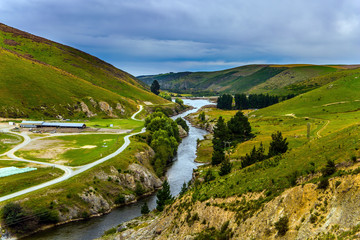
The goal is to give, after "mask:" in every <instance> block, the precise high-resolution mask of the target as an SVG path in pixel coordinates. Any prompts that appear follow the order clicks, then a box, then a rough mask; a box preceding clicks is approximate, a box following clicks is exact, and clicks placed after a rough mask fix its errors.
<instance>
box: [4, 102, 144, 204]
mask: <svg viewBox="0 0 360 240" xmlns="http://www.w3.org/2000/svg"><path fill="white" fill-rule="evenodd" d="M142 110H143V106H142V105H140V109H139V110H138V111H137V112H136V113H134V114H133V115H132V116H131V119H133V120H138V119H136V118H135V117H136V115H137V114H138V113H140V112H141V111H142ZM138 121H141V120H138ZM145 130H146V129H145V128H143V129H141V131H140V132H137V133H132V134H129V135H126V136H125V137H124V141H125V142H124V144H123V145H122V146H121V147H120V148H119V149H118V150H116V151H115V152H113V153H111V154H110V155H107V156H105V157H103V158H100V159H99V160H96V161H94V162H92V163H89V164H86V165H83V166H79V167H68V166H64V165H60V164H54V163H46V162H38V161H32V160H27V159H23V158H19V157H17V156H15V154H14V153H15V152H16V151H18V150H19V149H20V148H23V147H24V146H26V145H27V144H29V143H30V142H31V141H32V140H33V139H31V138H30V137H29V136H28V135H27V134H26V133H25V132H23V133H21V134H18V133H14V134H17V135H20V136H22V137H23V138H24V141H23V142H22V143H20V144H19V145H17V146H16V147H14V148H13V149H11V150H9V151H8V152H6V153H3V154H1V155H0V156H7V157H9V158H10V159H8V160H11V161H13V160H16V161H21V162H29V163H36V164H41V165H47V166H51V167H56V168H59V169H61V170H63V171H64V174H63V175H62V176H61V177H58V178H56V179H53V180H51V181H48V182H45V183H41V184H39V185H36V186H32V187H29V188H26V189H23V190H21V191H18V192H15V193H12V194H9V195H6V196H3V197H0V202H3V201H6V200H9V199H11V198H14V197H18V196H21V195H23V194H26V193H30V192H33V191H36V190H39V189H41V188H44V187H48V186H51V185H54V184H56V183H60V182H63V181H65V180H67V179H69V178H71V177H73V176H76V175H78V174H80V173H82V172H84V171H86V170H89V169H90V168H93V167H95V166H96V165H99V164H100V163H103V162H105V161H107V160H109V159H111V158H113V157H115V156H117V155H119V154H120V153H121V152H123V151H124V150H125V149H126V148H127V147H128V146H129V145H130V143H131V142H130V139H129V138H130V137H131V136H134V135H137V134H140V133H144V132H145ZM6 131H10V130H9V129H7V130H6ZM4 160H6V159H4Z"/></svg>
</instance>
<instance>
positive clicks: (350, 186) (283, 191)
mask: <svg viewBox="0 0 360 240" xmlns="http://www.w3.org/2000/svg"><path fill="white" fill-rule="evenodd" d="M350 72H351V74H337V75H336V78H334V79H333V81H331V82H328V83H327V84H325V83H326V81H327V80H328V77H325V78H323V79H322V80H324V84H325V85H324V86H322V87H319V88H317V89H315V90H312V91H309V92H307V93H304V94H301V95H299V96H297V97H295V98H293V99H290V100H287V101H284V102H281V103H279V104H276V105H273V106H270V107H267V108H264V109H260V110H257V111H252V112H248V115H249V122H250V124H251V127H252V131H253V133H254V134H255V137H254V138H253V139H251V140H249V141H246V142H243V143H240V144H237V146H235V147H232V148H230V149H228V150H227V151H226V155H227V156H229V158H230V160H231V163H232V166H233V167H232V170H231V172H230V173H229V174H227V175H225V176H220V175H219V170H220V166H211V165H203V166H201V167H199V169H198V170H196V173H195V174H194V175H195V176H197V178H196V180H195V181H194V183H193V185H192V186H191V188H190V189H189V190H188V192H187V194H185V195H183V196H180V197H179V198H178V199H177V200H176V201H175V203H173V204H172V205H171V206H169V207H168V208H167V209H166V210H165V213H162V214H160V215H158V217H155V220H153V219H152V220H151V221H152V222H155V223H157V224H158V225H157V226H159V227H157V230H158V232H160V233H161V234H160V235H156V237H157V238H159V239H169V238H170V239H177V238H178V239H183V238H184V239H185V238H186V237H188V236H197V238H196V239H206V238H205V237H207V238H209V237H211V236H213V235H214V234H223V236H224V234H225V233H226V231H225V230H226V228H224V227H220V226H222V225H223V224H225V223H226V222H227V225H226V226H228V227H229V231H230V232H232V234H230V235H229V237H228V238H227V239H239V238H241V239H278V238H279V237H280V236H281V234H280V230H279V228H278V227H277V226H276V225H277V223H278V221H279V219H281V218H283V217H286V218H287V219H288V220H287V221H286V223H285V224H286V226H287V228H286V230H285V232H284V233H283V234H284V235H285V236H284V237H281V239H353V238H350V237H349V238H346V237H344V236H353V235H355V233H356V234H358V232H359V225H358V221H351V219H355V218H357V217H355V215H354V212H356V211H355V209H357V208H358V204H357V202H358V201H357V196H358V193H357V189H358V188H357V187H356V186H358V185H359V183H360V174H359V173H360V163H359V161H360V150H359V137H360V131H359V127H360V125H359V117H360V99H359V94H358V93H359V92H360V70H351V71H349V72H348V73H350ZM329 76H330V75H329ZM335 79H337V80H335ZM318 80H319V79H318ZM202 111H204V113H205V115H206V118H205V119H206V121H205V122H203V123H202V124H203V125H204V126H206V125H210V124H213V123H214V122H215V121H216V119H217V118H218V117H219V116H223V117H224V119H225V121H228V120H229V119H230V118H231V117H232V116H233V115H235V113H236V111H224V110H219V109H215V108H207V109H202ZM198 114H199V113H196V114H194V115H193V116H191V118H192V119H193V120H194V121H195V124H197V121H199V120H198ZM308 125H310V130H311V131H310V136H309V138H308V137H307V126H308ZM275 131H281V132H282V134H283V136H284V137H286V138H287V141H288V142H289V149H288V151H287V152H286V153H284V154H280V155H277V156H275V157H272V158H269V159H267V160H264V161H257V162H255V163H253V164H251V165H250V166H247V167H244V168H243V167H242V166H241V156H244V155H245V154H246V153H249V152H250V151H251V149H252V148H253V147H254V146H256V147H259V145H260V143H261V142H262V143H263V144H264V146H265V149H266V151H265V154H267V150H268V148H269V145H270V141H271V137H270V136H271V133H273V132H275ZM206 141H207V142H206ZM209 145H210V147H211V142H209V141H208V140H205V141H200V142H199V144H198V146H200V148H202V151H198V154H201V156H200V157H201V161H204V159H208V161H207V162H210V161H211V151H208V150H209ZM328 161H334V163H335V164H334V166H333V170H334V171H333V172H331V173H328V172H327V171H324V170H323V169H324V168H326V169H329V168H331V167H329V164H328ZM209 172H211V174H212V175H213V177H212V178H210V177H209ZM326 172H327V173H328V174H327V175H325V173H326ZM269 209H272V210H270V211H269ZM345 219H346V220H345ZM148 224H151V223H150V222H149V223H148ZM143 226H145V227H143ZM147 226H148V225H147V222H146V223H143V224H142V225H141V227H139V228H140V230H137V231H133V232H132V233H130V234H129V232H130V231H131V230H130V231H128V232H124V233H123V234H124V236H125V234H128V235H126V236H127V237H129V236H130V237H132V236H135V235H136V234H137V236H141V237H143V238H146V237H147V238H151V237H155V235H154V234H153V232H154V231H150V230H149V231H148V229H147V228H149V229H151V228H153V227H154V226H153V225H149V227H147ZM223 226H224V225H223ZM129 228H131V227H129ZM339 229H340V230H339ZM338 230H339V231H338ZM158 232H156V234H158ZM330 232H332V233H333V232H336V234H329V233H330ZM121 234H122V233H118V235H121ZM321 234H323V235H321ZM204 236H205V237H204ZM335 236H338V237H337V238H336V237H335ZM356 236H357V235H356ZM215 238H216V237H215Z"/></svg>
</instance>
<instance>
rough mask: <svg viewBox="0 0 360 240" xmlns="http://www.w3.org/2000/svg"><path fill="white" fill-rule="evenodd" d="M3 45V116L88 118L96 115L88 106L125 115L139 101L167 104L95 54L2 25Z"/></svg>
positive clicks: (0, 42) (104, 113)
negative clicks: (87, 109) (73, 116)
mask: <svg viewBox="0 0 360 240" xmlns="http://www.w3.org/2000/svg"><path fill="white" fill-rule="evenodd" d="M0 47H1V55H0V61H1V66H0V68H1V78H0V84H1V91H2V94H1V98H0V104H1V105H2V109H1V113H0V115H1V116H4V117H40V116H41V117H44V116H45V117H55V116H56V115H62V116H65V117H71V116H72V114H74V115H76V116H78V117H85V116H86V115H87V116H91V115H93V114H89V113H87V111H85V110H84V109H86V108H89V110H90V111H91V112H92V113H97V114H98V115H100V116H110V117H114V116H118V117H121V116H129V115H130V114H131V113H133V112H134V111H135V110H136V108H137V106H136V105H137V104H139V103H141V102H144V101H148V102H152V103H154V104H159V103H164V102H165V100H164V99H162V98H160V97H158V96H156V95H154V94H152V93H150V92H149V91H148V90H147V89H146V88H145V87H144V86H143V84H142V83H141V82H140V81H139V80H137V79H136V78H134V77H133V76H131V75H130V74H128V73H126V72H123V71H121V70H119V69H117V68H115V67H114V66H112V65H110V64H108V63H106V62H104V61H102V60H100V59H98V58H96V57H93V56H91V55H89V54H87V53H84V52H82V51H79V50H77V49H74V48H71V47H68V46H65V45H61V44H58V43H55V42H52V41H49V40H47V39H44V38H41V37H37V36H34V35H31V34H29V33H26V32H22V31H20V30H17V29H14V28H11V27H8V26H6V25H3V24H0ZM81 102H83V103H85V104H86V106H84V104H82V103H81ZM103 102H105V103H103ZM77 110H79V111H78V112H80V113H79V114H77V113H76V112H77ZM74 112H75V113H74Z"/></svg>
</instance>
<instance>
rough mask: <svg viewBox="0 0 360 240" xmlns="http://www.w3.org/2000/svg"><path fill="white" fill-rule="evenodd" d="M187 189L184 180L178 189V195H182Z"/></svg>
mask: <svg viewBox="0 0 360 240" xmlns="http://www.w3.org/2000/svg"><path fill="white" fill-rule="evenodd" d="M187 190H188V188H187V186H186V182H184V184H183V185H182V187H181V190H180V196H182V195H184V194H185V193H186V191H187Z"/></svg>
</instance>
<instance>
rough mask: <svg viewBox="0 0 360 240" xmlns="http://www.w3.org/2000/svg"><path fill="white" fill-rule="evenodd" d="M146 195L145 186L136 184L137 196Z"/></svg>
mask: <svg viewBox="0 0 360 240" xmlns="http://www.w3.org/2000/svg"><path fill="white" fill-rule="evenodd" d="M144 193H145V190H144V188H143V186H142V185H141V183H139V182H136V188H135V194H136V195H137V196H141V195H143V194H144Z"/></svg>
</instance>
